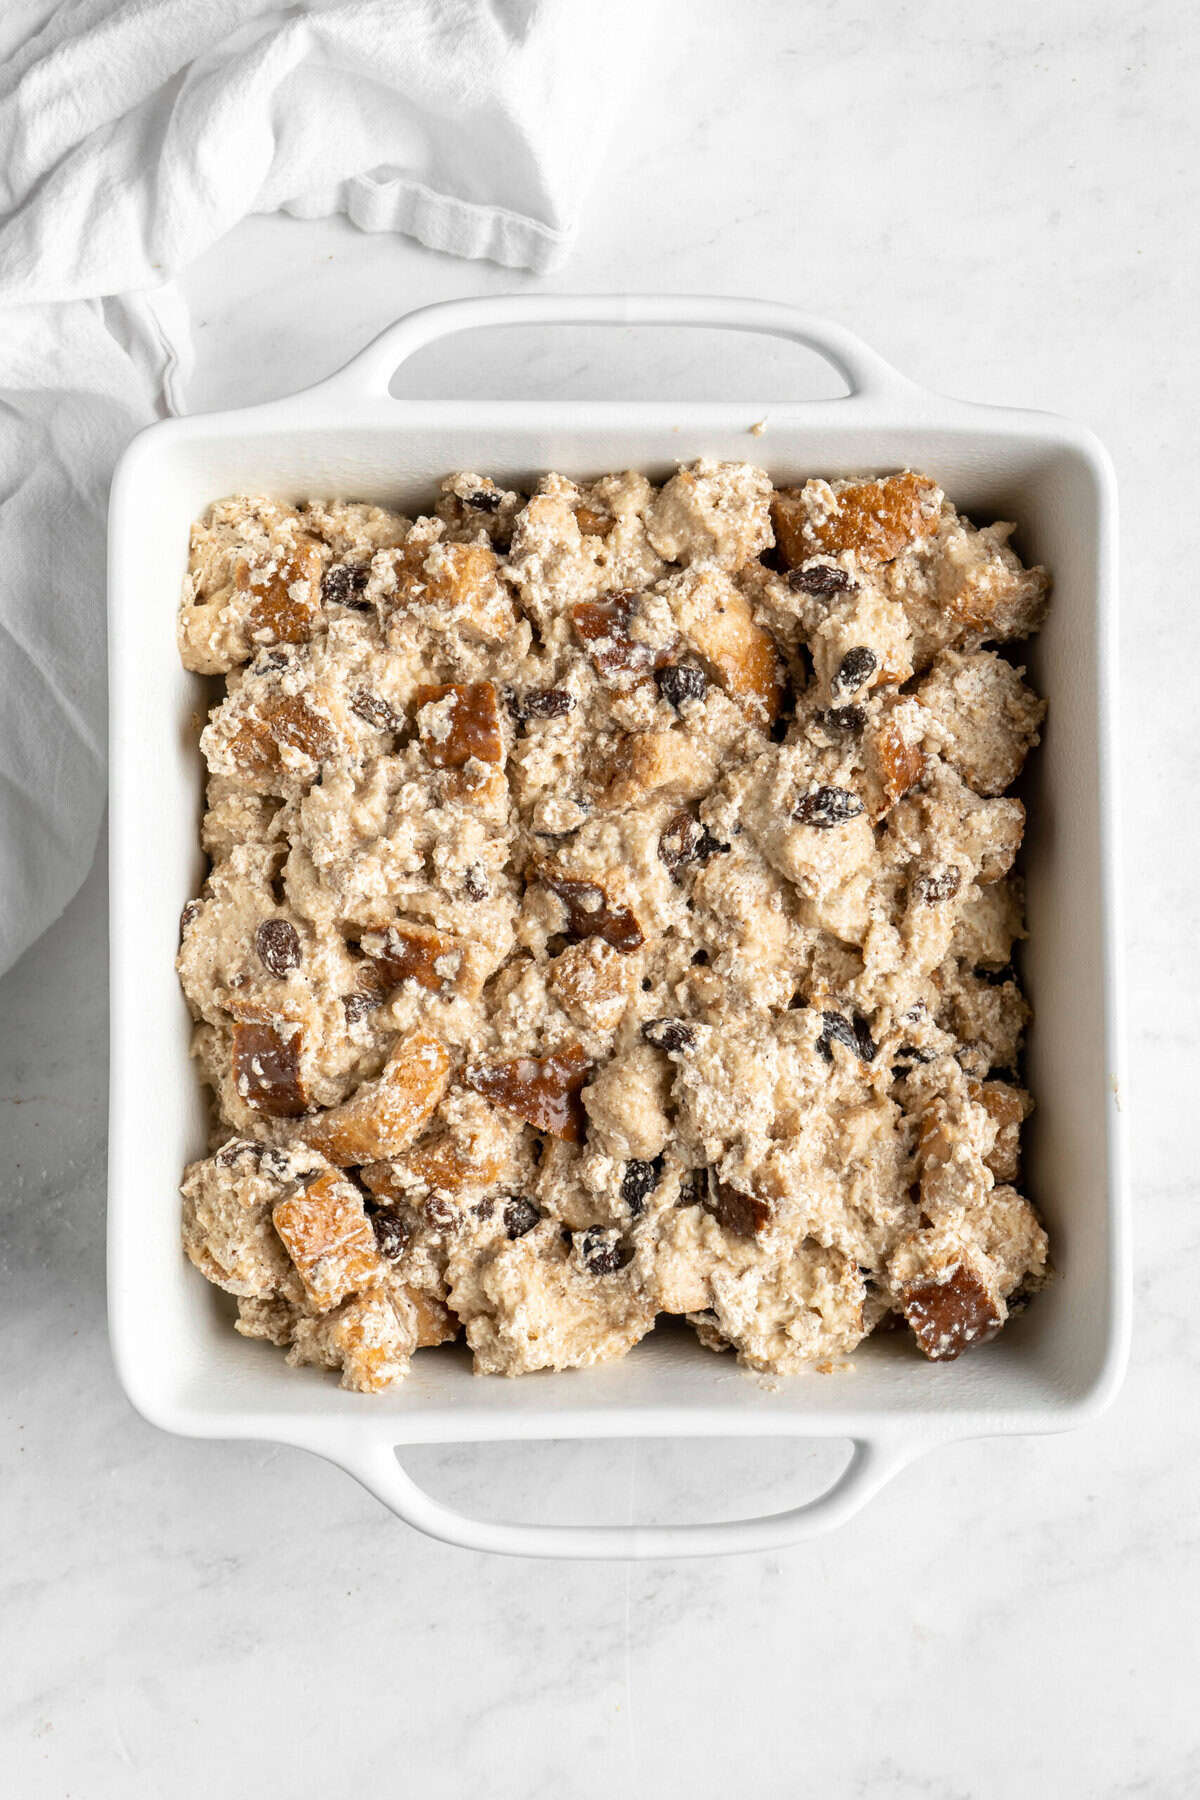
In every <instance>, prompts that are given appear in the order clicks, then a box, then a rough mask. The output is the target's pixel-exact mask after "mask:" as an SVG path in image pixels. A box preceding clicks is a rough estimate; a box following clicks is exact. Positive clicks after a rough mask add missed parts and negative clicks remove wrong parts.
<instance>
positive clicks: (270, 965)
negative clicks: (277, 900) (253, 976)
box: [254, 919, 300, 977]
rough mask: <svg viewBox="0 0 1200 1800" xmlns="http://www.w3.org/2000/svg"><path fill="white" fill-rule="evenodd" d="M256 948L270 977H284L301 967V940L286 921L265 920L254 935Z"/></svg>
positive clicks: (292, 926) (259, 958) (294, 929)
mask: <svg viewBox="0 0 1200 1800" xmlns="http://www.w3.org/2000/svg"><path fill="white" fill-rule="evenodd" d="M254 948H255V949H256V950H257V951H258V960H259V961H260V962H261V963H262V965H263V968H264V969H266V971H267V973H268V974H269V975H278V976H280V977H283V976H285V975H287V974H289V973H290V972H291V970H293V969H298V968H299V967H300V939H299V938H298V937H297V935H296V927H295V926H294V925H290V924H289V923H288V921H287V920H286V919H264V920H263V922H262V924H261V925H260V926H259V928H258V930H257V931H256V932H255V934H254Z"/></svg>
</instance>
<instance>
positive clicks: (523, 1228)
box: [504, 1194, 542, 1244]
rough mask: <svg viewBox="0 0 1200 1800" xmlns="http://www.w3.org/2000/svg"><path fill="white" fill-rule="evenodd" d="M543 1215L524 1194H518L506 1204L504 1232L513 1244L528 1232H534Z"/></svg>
mask: <svg viewBox="0 0 1200 1800" xmlns="http://www.w3.org/2000/svg"><path fill="white" fill-rule="evenodd" d="M541 1216H542V1215H541V1213H540V1212H539V1211H538V1209H537V1207H536V1206H535V1205H534V1204H533V1201H532V1200H527V1199H526V1198H525V1196H524V1194H516V1195H514V1197H513V1198H512V1199H511V1200H506V1201H505V1203H504V1231H505V1235H506V1237H507V1238H508V1239H509V1241H510V1242H511V1243H514V1244H515V1243H516V1241H517V1239H518V1238H523V1237H524V1236H525V1234H526V1232H527V1231H532V1230H533V1228H534V1226H535V1225H536V1224H537V1223H538V1221H539V1219H540V1218H541Z"/></svg>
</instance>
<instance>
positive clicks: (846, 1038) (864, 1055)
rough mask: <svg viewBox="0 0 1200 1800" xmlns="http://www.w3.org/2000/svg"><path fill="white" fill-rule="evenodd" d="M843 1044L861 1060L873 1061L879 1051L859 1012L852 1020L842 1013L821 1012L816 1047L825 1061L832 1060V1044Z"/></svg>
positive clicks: (829, 1061)
mask: <svg viewBox="0 0 1200 1800" xmlns="http://www.w3.org/2000/svg"><path fill="white" fill-rule="evenodd" d="M835 1043H838V1044H844V1045H845V1047H846V1049H847V1050H852V1051H853V1052H854V1054H855V1056H857V1057H859V1058H860V1059H861V1060H862V1061H863V1062H874V1060H875V1058H876V1056H877V1055H878V1053H879V1046H878V1044H876V1043H875V1042H874V1041H873V1040H872V1038H871V1033H870V1030H869V1029H868V1026H867V1022H866V1020H865V1019H864V1018H863V1017H862V1015H861V1014H860V1013H855V1015H854V1019H853V1021H851V1020H850V1019H847V1018H846V1017H845V1015H844V1014H843V1013H838V1012H823V1013H822V1014H821V1035H820V1037H819V1038H818V1039H817V1049H818V1050H819V1051H820V1052H821V1055H822V1056H823V1057H824V1058H825V1061H826V1062H827V1063H831V1062H832V1061H833V1049H832V1046H833V1044H835Z"/></svg>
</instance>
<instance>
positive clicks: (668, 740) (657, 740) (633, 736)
mask: <svg viewBox="0 0 1200 1800" xmlns="http://www.w3.org/2000/svg"><path fill="white" fill-rule="evenodd" d="M599 776H600V781H601V783H602V784H603V786H602V795H603V804H604V805H605V806H606V807H614V808H616V807H626V806H638V805H640V804H641V803H642V802H643V801H644V800H646V799H647V798H648V797H649V796H650V795H651V794H657V795H659V796H661V797H662V798H663V799H675V800H695V799H698V798H699V796H700V795H701V794H706V793H707V792H708V790H709V788H710V787H711V786H712V781H713V758H712V754H711V752H710V751H709V750H707V749H706V747H705V746H704V745H703V744H702V743H701V742H699V741H698V740H697V739H696V738H693V737H689V736H688V735H687V734H686V733H685V732H682V731H659V730H655V731H632V732H627V733H626V734H625V736H624V737H623V738H621V740H620V741H619V743H618V744H617V746H616V748H615V749H614V750H613V752H612V754H611V755H610V756H609V757H608V758H606V760H605V762H604V764H603V765H602V767H601V769H600V771H599Z"/></svg>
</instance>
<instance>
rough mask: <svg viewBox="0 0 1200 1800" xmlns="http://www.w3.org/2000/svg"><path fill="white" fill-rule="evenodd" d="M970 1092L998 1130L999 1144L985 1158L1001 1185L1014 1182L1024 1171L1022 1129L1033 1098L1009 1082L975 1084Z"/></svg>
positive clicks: (997, 1140)
mask: <svg viewBox="0 0 1200 1800" xmlns="http://www.w3.org/2000/svg"><path fill="white" fill-rule="evenodd" d="M968 1092H969V1093H970V1096H971V1099H972V1100H974V1101H976V1102H977V1103H978V1105H980V1106H982V1107H983V1109H984V1111H985V1112H986V1113H987V1114H988V1116H989V1118H990V1119H991V1120H992V1122H993V1124H994V1125H995V1127H996V1142H995V1144H994V1145H993V1146H992V1148H991V1150H989V1151H988V1153H987V1155H986V1156H985V1157H984V1161H985V1162H986V1163H987V1166H988V1168H989V1169H990V1170H991V1171H992V1174H993V1175H994V1176H995V1178H996V1180H997V1181H998V1182H1013V1181H1016V1179H1017V1177H1018V1176H1019V1174H1020V1172H1021V1127H1022V1125H1023V1124H1024V1123H1025V1121H1026V1119H1027V1118H1028V1117H1029V1115H1030V1113H1031V1112H1032V1111H1033V1099H1032V1097H1031V1096H1030V1095H1029V1094H1028V1093H1027V1092H1026V1091H1025V1089H1024V1088H1019V1087H1014V1086H1013V1084H1012V1083H1011V1082H1009V1081H972V1082H971V1083H970V1084H969V1087H968Z"/></svg>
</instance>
